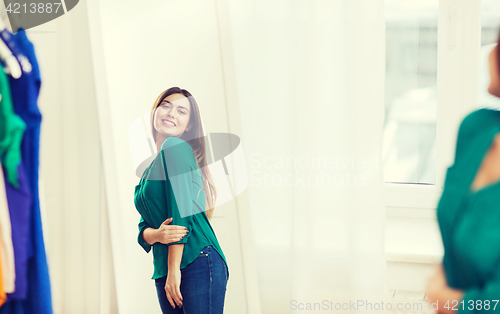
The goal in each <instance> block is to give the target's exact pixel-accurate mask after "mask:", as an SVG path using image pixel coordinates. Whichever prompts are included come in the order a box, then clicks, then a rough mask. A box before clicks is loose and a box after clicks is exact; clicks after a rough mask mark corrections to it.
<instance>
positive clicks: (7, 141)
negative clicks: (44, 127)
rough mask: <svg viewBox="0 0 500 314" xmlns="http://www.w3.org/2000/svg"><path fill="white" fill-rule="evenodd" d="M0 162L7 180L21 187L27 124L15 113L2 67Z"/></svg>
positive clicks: (7, 80) (0, 75)
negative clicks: (23, 145) (23, 147)
mask: <svg viewBox="0 0 500 314" xmlns="http://www.w3.org/2000/svg"><path fill="white" fill-rule="evenodd" d="M0 95H1V100H0V164H2V165H3V166H4V167H5V174H6V177H7V181H8V182H9V183H10V184H12V186H14V187H15V188H19V182H18V177H17V175H18V169H17V167H18V166H19V164H20V163H21V142H22V140H23V135H24V131H25V129H26V124H25V123H24V121H23V120H22V119H21V118H20V117H19V116H18V115H16V114H15V113H14V108H13V104H12V97H11V93H10V86H9V79H8V78H7V75H6V74H5V72H4V70H3V69H2V68H0Z"/></svg>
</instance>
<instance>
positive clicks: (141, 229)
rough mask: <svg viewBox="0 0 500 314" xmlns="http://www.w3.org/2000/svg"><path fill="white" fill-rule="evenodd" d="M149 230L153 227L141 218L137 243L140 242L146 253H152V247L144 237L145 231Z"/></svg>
mask: <svg viewBox="0 0 500 314" xmlns="http://www.w3.org/2000/svg"><path fill="white" fill-rule="evenodd" d="M147 228H151V226H150V225H149V224H148V223H147V222H145V221H144V219H143V218H142V216H141V221H139V235H138V236H137V242H139V244H140V245H141V246H142V248H143V249H144V251H146V253H149V251H151V245H149V243H147V242H146V241H145V240H144V237H143V233H144V230H146V229H147Z"/></svg>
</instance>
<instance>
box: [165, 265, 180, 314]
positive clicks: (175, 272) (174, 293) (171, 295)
mask: <svg viewBox="0 0 500 314" xmlns="http://www.w3.org/2000/svg"><path fill="white" fill-rule="evenodd" d="M180 286H181V270H180V269H179V268H169V269H168V274H167V281H166V283H165V292H166V293H167V299H168V302H170V305H172V308H174V309H175V304H177V306H179V308H181V307H182V295H181V289H180ZM174 302H175V303H174Z"/></svg>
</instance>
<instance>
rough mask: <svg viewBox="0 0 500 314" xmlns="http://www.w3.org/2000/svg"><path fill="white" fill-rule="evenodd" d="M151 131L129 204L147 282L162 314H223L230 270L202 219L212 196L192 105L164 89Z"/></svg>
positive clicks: (172, 90)
mask: <svg viewBox="0 0 500 314" xmlns="http://www.w3.org/2000/svg"><path fill="white" fill-rule="evenodd" d="M151 126H152V134H153V139H154V141H155V144H156V148H157V151H158V154H157V155H156V157H155V159H154V160H153V161H152V162H151V165H150V166H149V167H148V168H147V169H146V171H145V172H144V174H143V176H142V178H141V181H140V182H139V184H138V185H137V186H136V188H135V194H134V201H135V206H136V208H137V210H138V212H139V213H140V214H141V220H140V222H139V235H138V239H137V240H138V242H139V244H140V245H141V246H142V247H143V248H144V250H145V251H146V252H149V251H150V250H151V247H153V256H154V260H153V264H154V273H153V277H152V279H154V280H155V285H156V289H157V295H158V300H159V303H160V307H161V310H162V312H163V313H193V314H194V313H214V314H216V313H222V312H223V308H224V299H225V294H226V285H227V281H228V279H229V271H228V267H227V264H226V258H225V256H224V253H223V252H222V249H221V247H220V245H219V242H218V240H217V237H216V236H215V232H214V230H213V229H212V226H211V225H210V222H209V217H208V215H207V214H206V213H205V209H206V207H205V204H206V203H209V202H206V200H208V199H209V200H210V201H212V200H213V201H215V199H212V197H213V194H212V193H211V191H215V189H214V188H213V185H212V186H210V183H209V182H210V181H211V178H210V172H209V171H208V168H207V167H206V166H207V164H206V154H205V138H204V136H203V130H202V126H201V119H200V113H199V109H198V104H197V103H196V100H195V99H194V97H193V96H192V95H191V94H190V93H189V92H188V91H186V90H183V89H180V88H178V87H172V88H170V89H168V90H166V91H165V92H163V93H162V94H161V95H160V97H158V99H157V100H156V102H155V105H154V106H153V110H152V114H151ZM195 156H197V157H195ZM200 167H203V168H204V169H203V170H204V171H200ZM205 182H206V183H205ZM212 184H213V183H212ZM209 186H210V187H209ZM205 187H206V188H205ZM206 195H208V196H207V197H206ZM208 206H210V205H208ZM209 208H211V207H209ZM212 210H213V208H212ZM170 219H172V220H170ZM170 222H172V224H173V225H178V226H169V224H170ZM179 228H180V230H181V234H179ZM183 228H185V230H187V231H186V233H182V229H183ZM178 237H180V238H178ZM176 306H177V307H176ZM181 307H182V308H183V309H181Z"/></svg>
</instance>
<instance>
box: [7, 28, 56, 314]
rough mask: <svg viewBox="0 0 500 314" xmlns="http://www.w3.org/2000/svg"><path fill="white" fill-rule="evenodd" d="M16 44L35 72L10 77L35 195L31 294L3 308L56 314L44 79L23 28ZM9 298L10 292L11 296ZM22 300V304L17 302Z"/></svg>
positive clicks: (30, 251)
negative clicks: (43, 187) (43, 133)
mask: <svg viewBox="0 0 500 314" xmlns="http://www.w3.org/2000/svg"><path fill="white" fill-rule="evenodd" d="M12 37H13V40H14V42H15V45H16V47H18V48H19V50H20V51H21V52H22V53H23V54H24V55H25V56H26V57H27V58H28V60H29V62H30V63H31V65H32V68H33V69H32V71H31V72H29V73H26V72H23V74H22V76H21V77H20V78H19V79H14V78H13V77H12V76H9V83H10V86H11V92H12V101H13V104H14V111H15V113H16V114H17V115H19V116H20V117H21V118H22V119H23V121H24V122H25V123H26V130H25V133H24V138H23V143H22V146H21V147H22V160H23V164H24V166H25V170H26V175H27V176H28V181H29V187H30V192H31V196H32V206H31V222H30V227H31V228H30V230H31V234H30V241H29V243H28V256H29V259H28V278H29V279H28V280H29V283H28V296H27V299H26V300H23V301H12V302H9V301H7V303H5V304H4V306H2V307H0V314H3V313H18V314H21V313H24V314H52V298H51V285H50V277H49V269H48V264H47V256H46V252H45V244H44V239H43V230H42V221H41V215H40V201H39V193H38V168H39V149H40V124H41V121H42V115H41V113H40V110H39V109H38V104H37V101H38V95H39V93H40V86H41V78H40V71H39V67H38V62H37V59H36V56H35V49H34V47H33V44H32V43H31V42H30V41H29V39H28V37H27V36H26V33H25V31H24V30H23V29H19V30H18V32H17V33H16V34H14V35H13V36H12ZM7 297H8V295H7ZM14 303H19V304H14Z"/></svg>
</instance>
